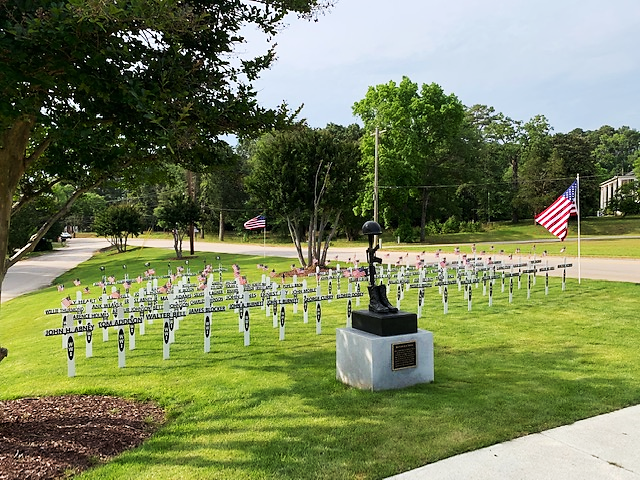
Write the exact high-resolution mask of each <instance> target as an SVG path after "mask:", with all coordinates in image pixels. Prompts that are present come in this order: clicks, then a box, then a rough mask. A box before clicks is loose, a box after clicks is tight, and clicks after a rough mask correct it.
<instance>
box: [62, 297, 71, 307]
mask: <svg viewBox="0 0 640 480" xmlns="http://www.w3.org/2000/svg"><path fill="white" fill-rule="evenodd" d="M60 303H61V304H62V306H63V307H64V308H69V307H70V306H71V298H70V297H66V298H63V299H62V301H61V302H60Z"/></svg>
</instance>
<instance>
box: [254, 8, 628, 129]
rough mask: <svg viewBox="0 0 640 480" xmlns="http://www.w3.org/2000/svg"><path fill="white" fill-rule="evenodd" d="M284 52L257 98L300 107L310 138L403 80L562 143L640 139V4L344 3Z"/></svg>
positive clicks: (303, 29) (294, 34) (283, 44)
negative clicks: (535, 124) (603, 133)
mask: <svg viewBox="0 0 640 480" xmlns="http://www.w3.org/2000/svg"><path fill="white" fill-rule="evenodd" d="M276 41H277V43H278V47H277V53H278V60H277V62H276V64H275V65H274V66H273V67H272V69H271V70H269V71H266V72H264V73H263V75H262V77H261V79H260V80H259V81H258V82H257V83H256V88H257V89H258V90H259V97H258V98H259V99H260V101H261V103H262V104H263V105H265V106H269V107H274V106H277V105H279V104H280V103H281V102H282V101H283V100H285V101H286V102H287V103H288V104H289V105H291V106H298V105H300V104H302V103H304V105H305V106H304V109H303V110H302V117H304V118H306V119H307V120H308V121H309V124H310V125H311V126H313V127H324V126H325V125H326V124H327V123H329V122H333V123H337V124H341V125H348V124H351V123H354V122H358V121H359V120H358V118H357V117H354V116H353V114H352V110H351V107H352V105H353V104H354V103H355V102H357V101H359V100H361V99H362V98H364V96H365V94H366V92H367V88H368V87H369V86H375V85H379V84H382V83H387V82H389V81H391V80H393V81H395V82H396V83H399V82H400V81H401V79H402V77H403V76H407V77H409V78H410V79H411V81H413V82H414V83H417V84H418V85H422V84H425V83H427V84H429V83H432V82H435V83H437V84H439V85H440V86H441V87H442V88H443V90H444V91H445V93H447V94H450V93H453V94H455V95H456V96H457V97H458V98H459V99H460V101H461V102H462V103H463V104H464V105H467V106H472V105H474V104H484V105H489V106H493V107H494V108H495V109H496V110H497V111H499V112H502V113H504V114H505V115H507V116H509V117H511V118H513V119H514V120H523V121H527V120H529V119H530V118H532V117H533V116H535V115H538V114H541V115H544V116H546V117H547V119H548V120H549V123H550V124H551V125H552V127H553V128H554V131H555V132H568V131H571V130H573V129H574V128H582V129H584V130H595V129H597V128H599V127H601V126H602V125H610V126H612V127H615V128H618V127H621V126H624V125H626V126H630V127H632V128H635V129H640V0H606V1H605V0H553V1H550V0H538V1H531V0H528V1H524V0H482V1H480V0H448V1H446V2H445V1H434V0H393V1H391V0H338V3H337V5H336V6H335V7H334V8H333V9H331V11H330V12H329V13H327V14H326V15H324V16H321V17H320V18H319V20H318V22H315V23H314V22H311V23H309V22H306V21H298V20H295V19H293V20H292V21H291V22H290V23H289V26H288V27H287V28H286V29H285V30H284V31H283V32H282V33H281V34H280V35H279V36H278V37H277V39H276Z"/></svg>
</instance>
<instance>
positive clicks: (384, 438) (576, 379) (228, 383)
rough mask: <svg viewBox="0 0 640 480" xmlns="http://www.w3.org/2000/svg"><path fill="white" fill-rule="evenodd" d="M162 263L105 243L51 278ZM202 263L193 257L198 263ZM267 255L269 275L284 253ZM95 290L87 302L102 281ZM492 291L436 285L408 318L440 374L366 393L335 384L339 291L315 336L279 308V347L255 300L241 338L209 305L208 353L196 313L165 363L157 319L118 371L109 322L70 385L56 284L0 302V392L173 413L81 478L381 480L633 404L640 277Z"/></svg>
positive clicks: (244, 261) (247, 265)
mask: <svg viewBox="0 0 640 480" xmlns="http://www.w3.org/2000/svg"><path fill="white" fill-rule="evenodd" d="M207 255H208V257H209V258H211V254H207ZM172 257H173V252H172V251H168V250H158V249H151V248H145V249H141V248H138V249H133V250H132V251H130V252H128V253H127V254H124V255H115V254H112V253H110V252H106V253H101V254H99V255H97V256H96V257H94V258H93V259H91V260H89V261H87V262H85V263H84V264H82V265H81V266H79V267H78V268H77V269H74V270H73V271H70V272H68V273H67V274H65V275H64V276H63V277H61V278H60V279H59V282H61V283H64V284H65V285H66V289H65V292H64V294H72V295H75V287H73V286H72V283H71V281H72V280H73V279H75V278H79V279H80V280H81V281H82V283H83V286H84V285H87V284H89V283H91V282H94V281H97V280H98V278H99V276H100V273H101V272H100V270H99V267H100V266H101V265H102V266H105V273H106V274H107V275H109V274H113V275H116V276H119V277H121V276H122V270H123V269H122V265H123V264H126V265H127V271H128V272H129V274H130V275H135V274H136V273H137V272H142V271H144V269H145V267H144V263H145V262H151V263H152V266H153V267H155V268H156V270H157V272H158V273H159V274H162V273H164V272H163V270H164V269H165V268H167V267H166V265H167V263H168V262H169V259H170V258H172ZM199 261H200V260H198V259H192V260H191V265H192V268H193V269H194V270H195V267H193V264H194V263H197V262H199ZM268 261H269V262H270V263H269V267H270V268H275V269H276V270H277V271H284V270H288V268H289V265H290V262H291V260H290V259H268ZM233 262H236V263H238V264H239V265H240V267H241V271H242V273H243V274H246V275H247V276H248V277H249V280H250V281H257V280H259V279H260V274H261V271H260V270H258V269H257V268H256V264H258V263H263V262H264V259H263V258H262V257H242V256H229V255H221V263H222V264H223V265H224V266H226V267H230V266H231V263H233ZM171 263H172V266H173V268H174V269H175V267H176V266H177V265H178V263H177V262H175V261H172V262H171ZM161 266H162V267H161ZM225 278H226V279H230V278H231V272H230V271H229V272H226V273H225ZM311 283H314V282H311ZM343 289H344V286H343ZM91 290H92V293H91V294H90V295H92V296H97V294H98V290H99V289H98V288H97V287H92V288H91ZM135 290H137V286H134V291H135ZM494 292H495V293H494V298H493V306H492V307H489V306H488V298H487V297H483V295H482V287H479V288H477V289H475V290H474V292H473V293H474V305H473V310H472V311H471V312H469V311H467V302H466V301H464V299H463V296H462V292H458V291H457V288H456V287H453V288H451V290H450V294H449V298H450V304H449V313H448V314H447V315H444V314H443V308H442V304H441V301H440V297H439V295H438V291H437V289H428V290H427V292H426V306H425V308H424V309H423V314H422V317H421V318H420V319H419V327H420V328H422V329H426V330H430V331H432V332H433V334H434V343H435V382H434V383H432V384H424V385H417V386H414V387H411V388H406V389H403V390H394V391H384V392H369V391H360V390H357V389H354V388H351V387H348V386H346V385H343V384H342V383H339V382H338V381H337V380H336V379H335V376H336V372H335V329H336V328H339V327H343V326H344V325H345V316H346V301H344V300H340V301H334V302H332V303H331V304H326V305H324V306H323V319H322V334H321V335H317V334H316V330H315V324H314V316H313V315H310V318H309V323H308V324H305V323H303V315H302V308H300V309H299V313H298V314H297V315H293V314H292V310H291V307H290V306H289V308H287V324H286V338H285V340H284V341H279V339H278V330H277V329H274V328H273V326H272V319H271V318H267V317H266V315H265V312H264V311H262V310H260V309H257V308H256V309H253V310H252V317H251V322H252V323H251V345H250V346H248V347H244V346H243V335H242V334H241V333H238V320H237V317H236V315H235V314H233V312H228V313H227V312H225V313H219V314H214V320H213V321H214V325H213V334H212V335H213V338H212V342H211V352H210V353H208V354H205V353H204V352H203V333H202V330H203V328H202V318H203V316H202V315H191V316H188V317H187V318H186V319H185V320H184V321H183V322H182V323H181V325H180V329H179V330H178V331H177V332H176V343H175V344H173V345H172V346H171V356H170V359H169V360H163V359H162V325H161V322H160V321H158V320H156V321H155V323H154V324H153V325H148V326H147V328H146V330H147V332H146V335H145V336H138V337H137V341H136V343H137V348H136V350H134V351H128V350H127V352H126V356H127V358H126V368H123V369H120V368H118V357H117V344H116V336H115V334H114V333H113V331H112V333H111V334H110V341H109V342H106V343H103V342H102V335H101V334H100V333H99V332H97V331H96V332H97V334H95V333H96V332H94V356H93V358H90V359H85V358H84V346H82V342H78V343H77V345H78V347H77V350H76V354H77V362H76V372H77V375H76V377H74V378H68V377H67V362H66V352H65V351H64V350H62V348H61V338H60V337H44V336H43V331H44V330H45V329H47V328H53V327H57V326H58V324H59V322H60V316H59V315H44V310H45V309H47V308H55V307H57V306H59V302H60V299H61V296H62V295H63V294H61V293H59V292H58V291H57V290H56V288H55V287H51V288H47V289H45V290H42V291H40V292H37V293H33V294H29V295H25V296H22V297H18V298H17V299H14V300H11V301H9V302H7V303H5V304H3V305H2V310H1V311H0V313H1V320H0V338H1V339H2V344H3V346H6V347H8V348H9V352H10V357H8V358H7V359H5V360H4V361H3V362H2V364H0V372H2V386H1V387H0V398H1V399H12V398H19V397H28V396H44V395H60V394H66V393H81V394H88V393H95V394H110V395H117V396H123V397H131V398H137V399H144V400H148V399H151V400H154V401H156V402H158V403H159V404H160V405H162V406H163V407H165V408H166V409H167V412H168V419H169V420H168V422H167V423H166V425H164V426H163V427H162V428H161V429H160V430H159V431H158V432H157V433H156V434H155V435H154V436H153V437H152V438H151V439H150V440H149V441H147V442H146V443H145V444H144V445H143V446H142V447H140V448H138V449H136V450H133V451H130V452H127V453H124V454H123V455H121V456H119V457H118V458H116V459H115V460H113V461H111V462H109V463H108V464H106V465H101V466H98V467H97V468H95V469H93V470H91V471H89V472H86V473H84V474H82V475H80V476H79V478H84V479H93V478H95V479H98V478H99V479H105V478H113V479H115V478H118V479H124V478H131V479H133V478H136V479H140V478H142V479H145V478H149V479H151V478H153V479H158V478H166V479H175V478H189V479H199V478H200V479H211V478H220V479H238V478H243V479H245V478H246V479H273V478H280V479H299V478H317V479H377V478H383V477H386V476H389V475H393V474H395V473H399V472H402V471H406V470H409V469H412V468H415V467H418V466H421V465H424V464H426V463H430V462H434V461H437V460H439V459H442V458H446V457H449V456H451V455H455V454H457V453H461V452H464V451H469V450H473V449H477V448H480V447H483V446H487V445H491V444H495V443H497V442H501V441H504V440H508V439H511V438H515V437H518V436H522V435H526V434H529V433H533V432H539V431H541V430H545V429H548V428H552V427H555V426H559V425H564V424H568V423H571V422H574V421H576V420H579V419H582V418H585V417H590V416H594V415H597V414H601V413H605V412H609V411H612V410H616V409H619V408H622V407H625V406H629V405H634V404H638V403H640V377H639V376H638V375H637V372H638V370H639V369H640V356H638V354H637V349H638V347H637V346H638V344H639V343H640V331H639V330H638V328H637V311H638V302H637V298H638V295H639V293H640V285H636V284H629V283H614V282H602V281H592V280H583V281H582V284H581V285H578V284H577V282H576V281H573V280H568V281H567V289H566V291H562V290H561V283H560V279H559V278H551V279H550V291H549V295H548V296H545V294H544V286H543V279H542V278H540V277H539V278H538V279H537V284H536V285H535V286H534V288H533V291H532V294H531V298H529V299H527V294H526V289H525V284H524V282H523V288H522V289H521V290H518V289H516V290H515V291H514V299H513V303H509V302H508V294H507V293H506V292H505V293H501V292H500V287H499V284H497V286H496V288H495V290H494ZM365 298H366V297H365ZM365 304H366V300H363V301H362V305H361V307H360V308H366V305H365ZM402 309H403V310H407V311H414V312H415V311H417V291H416V290H410V291H409V292H407V293H406V297H405V300H404V301H403V303H402Z"/></svg>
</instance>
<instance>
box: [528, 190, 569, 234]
mask: <svg viewBox="0 0 640 480" xmlns="http://www.w3.org/2000/svg"><path fill="white" fill-rule="evenodd" d="M577 190H578V181H577V180H575V181H574V182H573V183H572V184H571V186H570V187H569V188H567V190H566V191H565V192H564V193H563V194H562V195H560V196H559V197H558V199H557V200H556V201H555V202H553V203H552V204H551V205H549V206H548V207H547V208H546V210H544V211H543V212H541V213H539V214H538V215H537V216H536V223H539V224H540V225H542V226H543V227H544V228H546V229H547V230H549V232H551V233H552V234H553V235H555V236H556V237H558V238H559V239H560V240H564V239H565V237H566V236H567V224H568V223H569V217H570V216H571V215H577V214H578V208H577V207H576V192H577Z"/></svg>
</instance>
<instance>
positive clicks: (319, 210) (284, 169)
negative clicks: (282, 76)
mask: <svg viewBox="0 0 640 480" xmlns="http://www.w3.org/2000/svg"><path fill="white" fill-rule="evenodd" d="M358 133H359V132H358V130H357V128H356V129H352V130H351V132H349V130H348V129H343V128H342V127H338V126H337V125H333V126H330V127H329V128H327V129H325V130H317V129H311V128H308V127H301V128H298V129H293V130H289V131H281V132H274V133H271V134H267V135H265V136H263V137H262V138H260V139H259V141H258V142H257V143H256V145H255V147H254V148H253V151H252V157H251V159H250V163H249V167H250V171H251V172H250V174H249V176H248V177H247V178H246V179H245V184H246V188H247V191H248V192H249V194H250V195H251V197H252V199H253V201H254V202H255V204H256V205H257V206H259V207H260V208H262V209H264V210H266V212H267V217H268V218H269V217H279V218H282V219H284V220H286V222H287V226H288V228H289V233H290V235H291V239H292V241H293V243H294V245H295V246H296V248H297V249H298V258H299V260H300V263H301V264H302V265H303V266H306V265H310V264H311V263H312V262H313V261H314V260H315V261H317V262H318V263H319V264H321V265H323V264H324V263H325V260H326V252H327V249H328V244H329V243H330V242H331V239H332V238H333V236H334V235H335V232H336V230H337V228H338V224H339V222H340V218H341V215H342V213H343V212H344V211H345V210H347V209H349V208H350V207H351V205H353V202H354V201H355V198H356V195H357V192H358V190H359V189H360V179H361V170H360V168H359V166H358V162H359V160H360V151H359V147H358V143H357V139H358ZM305 235H306V237H307V241H308V252H309V254H308V255H307V256H306V258H305V256H304V255H303V253H302V243H303V242H304V241H305V240H304V238H305ZM323 242H324V245H322V244H323Z"/></svg>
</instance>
